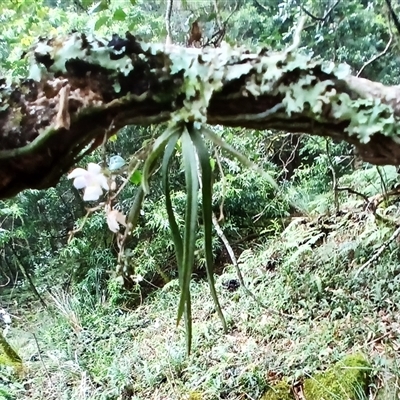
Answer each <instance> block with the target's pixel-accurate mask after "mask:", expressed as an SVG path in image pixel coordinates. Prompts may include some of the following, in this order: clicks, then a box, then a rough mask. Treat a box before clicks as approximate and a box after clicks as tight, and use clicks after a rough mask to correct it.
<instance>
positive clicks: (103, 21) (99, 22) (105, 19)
mask: <svg viewBox="0 0 400 400" xmlns="http://www.w3.org/2000/svg"><path fill="white" fill-rule="evenodd" d="M108 20H109V17H107V16H103V17H100V18H99V19H98V20H97V21H96V23H95V24H94V29H95V30H96V31H97V30H99V29H100V28H101V27H102V26H103V25H105V24H106V23H107V22H108Z"/></svg>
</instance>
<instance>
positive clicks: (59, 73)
mask: <svg viewBox="0 0 400 400" xmlns="http://www.w3.org/2000/svg"><path fill="white" fill-rule="evenodd" d="M29 57H30V58H31V62H32V67H31V70H30V77H29V79H27V80H26V81H24V82H20V83H17V84H14V85H12V86H7V85H6V83H5V82H4V81H0V198H4V197H9V196H13V195H15V194H16V193H18V192H19V191H21V190H23V189H25V188H46V187H49V186H52V185H54V184H55V183H57V181H58V179H59V178H60V176H61V175H62V174H64V173H65V172H67V171H68V169H69V168H70V167H71V166H72V165H73V164H74V163H76V162H77V161H78V160H79V159H80V158H81V157H82V156H83V155H84V154H87V153H88V152H90V151H92V150H93V149H95V148H96V147H97V146H98V145H99V144H100V143H102V141H103V138H104V135H112V134H114V133H115V132H116V131H117V130H118V129H120V128H121V127H123V126H125V125H128V124H139V125H147V124H153V123H161V122H166V121H168V120H171V121H182V120H184V121H188V122H189V121H197V122H199V123H209V124H221V125H226V126H241V127H248V128H257V129H280V130H285V131H288V132H302V133H310V134H313V135H322V136H330V137H333V138H335V139H340V140H346V141H348V142H350V143H353V144H355V145H356V146H357V148H358V150H359V153H360V156H361V157H362V158H363V159H364V160H367V161H369V162H372V163H375V164H400V123H399V118H400V109H399V105H398V102H399V100H398V99H400V89H399V88H398V87H385V86H383V85H381V84H379V83H374V82H370V81H368V80H365V79H360V78H356V77H353V76H351V75H350V74H349V71H348V70H347V68H345V67H344V66H343V65H339V66H335V65H333V64H331V63H325V62H322V61H319V60H313V59H312V58H311V57H308V56H304V55H302V54H298V53H294V52H281V53H274V52H268V51H266V50H264V49H260V50H259V51H257V52H254V53H251V52H249V51H247V50H246V49H242V48H232V47H230V46H227V45H226V46H222V47H221V48H218V49H211V48H210V49H193V48H190V49H188V48H181V47H178V46H164V45H159V44H152V45H148V44H145V43H141V42H139V41H137V40H136V39H135V37H134V36H132V35H130V34H127V36H126V37H125V38H120V37H118V36H114V37H113V38H112V39H111V40H109V41H107V40H102V39H98V38H95V37H91V36H86V35H83V34H79V33H74V34H72V35H70V36H69V37H66V38H59V39H51V40H41V41H39V42H38V43H37V45H36V46H35V47H34V49H33V50H32V52H31V54H30V55H29ZM133 140H134V138H133Z"/></svg>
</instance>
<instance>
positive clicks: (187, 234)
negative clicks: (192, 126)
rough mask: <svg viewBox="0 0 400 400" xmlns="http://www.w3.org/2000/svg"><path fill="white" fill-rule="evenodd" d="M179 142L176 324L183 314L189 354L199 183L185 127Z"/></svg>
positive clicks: (193, 155) (193, 149) (190, 140)
mask: <svg viewBox="0 0 400 400" xmlns="http://www.w3.org/2000/svg"><path fill="white" fill-rule="evenodd" d="M181 140H182V158H183V166H184V169H185V181H186V191H187V198H186V212H185V231H184V235H183V260H182V268H181V269H182V279H181V282H182V288H181V297H180V301H179V306H178V318H177V323H178V324H179V322H180V319H181V318H182V315H183V314H185V323H186V346H187V353H188V354H190V350H191V344H192V320H191V299H190V281H191V278H192V271H193V263H194V252H195V248H196V230H197V207H198V200H199V199H198V191H199V181H198V177H197V161H196V152H195V148H194V145H193V142H192V139H191V137H190V135H189V132H188V130H187V129H186V127H185V129H184V131H183V134H182V136H181Z"/></svg>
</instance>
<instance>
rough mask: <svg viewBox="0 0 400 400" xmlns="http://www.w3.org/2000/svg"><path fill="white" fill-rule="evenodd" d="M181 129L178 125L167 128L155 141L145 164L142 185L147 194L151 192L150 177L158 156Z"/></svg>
mask: <svg viewBox="0 0 400 400" xmlns="http://www.w3.org/2000/svg"><path fill="white" fill-rule="evenodd" d="M179 129H180V128H179V127H178V126H176V125H174V126H171V127H169V128H167V129H166V130H165V131H164V132H163V133H162V134H161V135H160V136H159V137H158V138H157V139H156V141H155V142H154V144H153V148H152V150H151V153H150V154H149V155H148V156H147V158H146V161H145V162H144V166H143V176H142V187H143V190H144V193H145V194H147V193H149V191H150V189H149V179H150V176H151V170H152V167H153V165H154V162H155V160H157V158H158V157H159V156H160V155H161V153H162V152H163V151H164V149H165V146H166V145H167V143H168V141H169V139H170V137H171V136H172V135H174V134H175V133H176V132H178V131H179Z"/></svg>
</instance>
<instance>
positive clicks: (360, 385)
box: [304, 353, 370, 400]
mask: <svg viewBox="0 0 400 400" xmlns="http://www.w3.org/2000/svg"><path fill="white" fill-rule="evenodd" d="M369 372H370V366H369V363H368V361H367V360H366V359H365V357H364V356H363V355H362V354H359V353H358V354H353V355H350V356H347V357H345V358H344V359H343V360H342V361H340V362H338V363H337V364H336V365H334V366H333V367H331V368H329V369H328V370H326V371H325V372H323V373H321V374H318V375H316V376H315V377H313V378H310V379H306V380H305V381H304V395H305V398H306V399H307V400H322V399H323V400H361V399H365V398H366V397H367V396H366V390H367V387H368V383H369Z"/></svg>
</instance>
